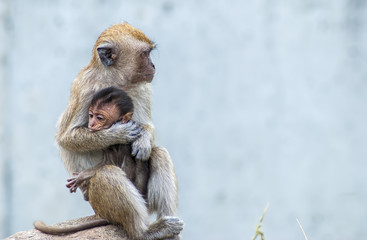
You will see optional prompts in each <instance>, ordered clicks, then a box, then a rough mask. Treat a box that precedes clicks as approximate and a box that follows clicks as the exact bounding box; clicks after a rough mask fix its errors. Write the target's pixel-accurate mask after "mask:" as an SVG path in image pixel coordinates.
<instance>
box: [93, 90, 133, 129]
mask: <svg viewBox="0 0 367 240" xmlns="http://www.w3.org/2000/svg"><path fill="white" fill-rule="evenodd" d="M133 109H134V107H133V103H132V100H131V98H130V97H129V96H128V95H127V94H126V93H125V92H124V91H122V90H121V89H118V88H114V87H109V88H105V89H102V90H101V91H99V92H97V93H96V94H95V95H94V97H93V99H92V102H91V105H90V107H89V113H88V114H89V123H88V128H89V129H90V130H91V131H92V132H95V131H99V130H102V129H107V128H109V127H111V126H112V124H114V123H116V122H119V121H121V122H122V123H127V122H128V121H130V120H131V118H132V115H133Z"/></svg>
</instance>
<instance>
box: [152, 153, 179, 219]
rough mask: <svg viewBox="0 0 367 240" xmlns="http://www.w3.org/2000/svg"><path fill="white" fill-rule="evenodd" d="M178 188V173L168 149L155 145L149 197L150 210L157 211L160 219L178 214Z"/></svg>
mask: <svg viewBox="0 0 367 240" xmlns="http://www.w3.org/2000/svg"><path fill="white" fill-rule="evenodd" d="M177 190H178V189H177V179H176V174H175V170H174V168H173V163H172V160H171V157H170V155H169V153H168V151H167V150H166V149H165V148H163V147H153V148H152V153H151V155H150V177H149V181H148V197H147V202H148V208H149V210H150V212H154V211H156V212H157V215H158V219H159V218H161V217H164V216H177Z"/></svg>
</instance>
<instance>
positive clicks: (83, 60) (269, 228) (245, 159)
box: [0, 0, 367, 240]
mask: <svg viewBox="0 0 367 240" xmlns="http://www.w3.org/2000/svg"><path fill="white" fill-rule="evenodd" d="M121 21H128V22H129V23H130V24H132V25H133V26H135V27H137V28H139V29H141V30H143V31H144V32H145V33H146V34H147V35H148V36H149V37H150V38H151V39H152V40H154V41H155V42H156V43H157V44H158V49H157V50H155V52H154V53H153V61H154V62H155V65H156V67H157V74H156V77H155V79H154V80H153V88H154V97H153V122H154V123H155V126H156V142H157V143H158V144H159V145H162V146H165V147H166V148H167V149H168V150H169V152H170V153H171V155H172V158H173V160H174V164H175V167H176V171H177V175H178V178H179V185H180V192H179V198H180V203H179V207H180V216H181V217H182V218H183V219H184V221H185V222H186V226H185V229H184V232H183V237H184V239H189V240H199V239H200V240H201V239H211V240H223V239H251V237H252V236H253V234H254V232H255V227H256V224H257V223H258V219H259V217H260V216H261V214H262V211H263V209H264V207H265V205H266V203H269V204H270V207H269V210H268V212H267V214H266V216H265V219H264V223H263V228H262V229H263V231H264V233H265V237H266V238H267V239H282V240H284V239H286V240H287V239H292V240H294V239H304V237H303V234H302V232H301V230H300V228H299V226H298V224H297V221H296V218H298V219H299V220H300V222H301V224H302V226H303V228H304V230H305V232H306V234H307V235H308V238H309V239H312V240H319V239H334V240H338V239H348V240H353V239H367V228H366V226H367V225H366V222H367V189H366V184H367V174H366V171H367V162H366V157H367V146H366V137H367V125H366V121H367V104H366V101H367V2H366V1H364V0H323V1H320V0H307V1H306V0H303V1H288V0H279V1H270V0H248V1H242V0H237V1H236V0H235V1H225V0H218V1H204V0H200V1H194V0H186V1H181V0H176V1H170V0H156V1H144V0H134V1H133V0H131V1H121V0H110V1H104V0H88V1H87V0H79V1H73V0H54V1H46V0H34V1H25V0H24V1H22V0H0V237H6V236H9V235H10V234H13V233H15V232H17V231H22V230H27V229H31V228H32V227H33V226H32V222H33V221H34V220H35V219H42V220H44V221H45V222H46V223H49V224H51V223H56V222H61V221H64V220H66V219H71V218H77V217H82V216H85V215H91V214H93V211H92V210H91V208H90V207H89V205H88V203H87V202H84V201H83V199H82V196H81V194H79V193H78V194H70V193H69V192H68V190H67V189H66V187H65V183H66V178H67V177H68V175H67V173H66V170H65V169H64V166H63V165H62V163H61V160H60V158H59V155H58V149H57V147H56V145H55V142H54V135H55V132H56V122H57V119H58V117H59V116H60V114H61V113H62V112H63V111H64V109H65V107H66V104H67V101H68V97H69V91H70V87H71V83H72V81H73V79H74V77H75V76H76V75H77V73H78V72H79V70H80V69H81V68H82V67H84V66H86V65H87V64H88V63H89V60H90V57H91V52H92V48H93V45H94V43H95V41H96V39H97V37H98V35H99V34H100V33H101V32H102V31H104V30H105V29H106V28H108V27H109V26H111V25H112V24H115V23H118V22H121Z"/></svg>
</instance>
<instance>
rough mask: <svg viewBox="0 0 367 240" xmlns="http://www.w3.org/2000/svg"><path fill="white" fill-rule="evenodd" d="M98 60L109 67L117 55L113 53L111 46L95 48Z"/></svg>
mask: <svg viewBox="0 0 367 240" xmlns="http://www.w3.org/2000/svg"><path fill="white" fill-rule="evenodd" d="M97 52H98V56H99V59H100V60H101V62H102V64H103V65H105V66H111V65H112V64H114V63H115V61H116V59H117V54H116V53H114V49H113V47H112V46H107V45H106V46H101V47H98V48H97Z"/></svg>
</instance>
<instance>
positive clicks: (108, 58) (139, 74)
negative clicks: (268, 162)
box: [92, 24, 155, 83]
mask: <svg viewBox="0 0 367 240" xmlns="http://www.w3.org/2000/svg"><path fill="white" fill-rule="evenodd" d="M154 47H155V45H154V43H153V42H152V41H151V40H150V39H149V38H148V37H147V36H146V35H145V34H144V33H143V32H141V31H140V30H138V29H136V28H134V27H132V26H130V25H129V24H120V25H116V26H114V27H113V30H112V29H111V30H107V31H105V32H103V33H102V34H101V35H100V36H99V38H98V40H97V43H96V45H95V47H94V51H93V59H92V64H93V65H94V66H96V67H102V68H103V67H104V68H107V69H108V71H111V70H114V69H116V70H117V71H118V72H119V73H122V74H123V78H124V79H125V80H126V81H127V82H128V83H139V82H151V81H152V80H153V77H154V74H155V66H154V64H153V62H152V60H151V58H150V52H151V51H152V50H153V49H154ZM121 70H122V72H121Z"/></svg>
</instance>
